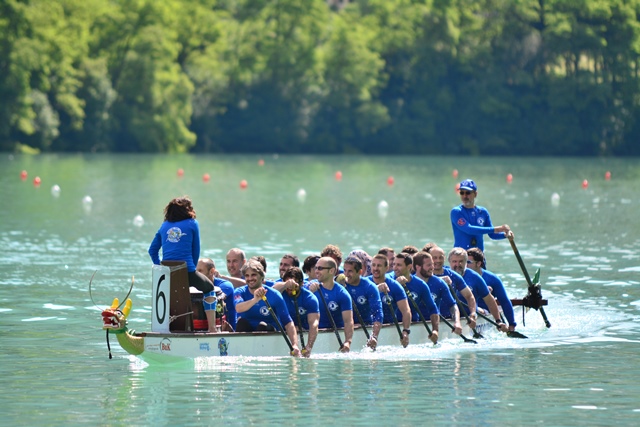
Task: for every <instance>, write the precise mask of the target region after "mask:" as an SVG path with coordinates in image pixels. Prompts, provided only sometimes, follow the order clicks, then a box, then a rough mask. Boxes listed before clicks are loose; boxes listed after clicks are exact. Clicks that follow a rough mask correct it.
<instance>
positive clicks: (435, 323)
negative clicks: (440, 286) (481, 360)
mask: <svg viewBox="0 0 640 427" xmlns="http://www.w3.org/2000/svg"><path fill="white" fill-rule="evenodd" d="M412 265H413V260H412V258H411V255H409V254H406V253H403V252H401V253H399V254H397V255H396V257H395V258H394V262H393V278H394V279H395V280H397V281H398V283H400V284H401V285H403V286H406V288H407V297H409V298H412V299H413V300H414V301H415V302H416V304H417V305H418V309H419V310H420V313H422V315H423V316H424V320H425V321H427V319H428V320H431V331H432V333H431V335H430V336H429V339H430V340H431V341H432V342H433V343H434V344H436V343H437V342H438V329H439V326H440V316H439V315H440V312H439V311H438V307H437V306H436V303H435V302H434V301H433V297H432V296H431V292H430V291H429V287H428V286H427V284H426V283H424V281H423V280H422V279H419V278H418V277H416V276H415V275H412V274H411V267H412ZM420 313H418V312H415V313H412V317H411V320H413V321H414V322H417V321H419V320H421V319H420Z"/></svg>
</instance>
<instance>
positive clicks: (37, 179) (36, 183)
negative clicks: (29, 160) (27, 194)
mask: <svg viewBox="0 0 640 427" xmlns="http://www.w3.org/2000/svg"><path fill="white" fill-rule="evenodd" d="M41 183H42V180H41V179H40V177H39V176H36V177H35V178H33V186H34V187H40V184H41Z"/></svg>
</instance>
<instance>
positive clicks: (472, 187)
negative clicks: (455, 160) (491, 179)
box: [460, 179, 478, 191]
mask: <svg viewBox="0 0 640 427" xmlns="http://www.w3.org/2000/svg"><path fill="white" fill-rule="evenodd" d="M460 190H469V191H478V186H477V185H476V183H475V182H473V180H472V179H465V180H464V181H462V182H461V183H460Z"/></svg>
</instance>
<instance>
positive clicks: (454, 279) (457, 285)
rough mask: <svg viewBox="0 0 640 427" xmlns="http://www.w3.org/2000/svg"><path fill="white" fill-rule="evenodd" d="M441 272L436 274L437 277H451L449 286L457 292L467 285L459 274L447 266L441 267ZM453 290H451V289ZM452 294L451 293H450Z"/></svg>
mask: <svg viewBox="0 0 640 427" xmlns="http://www.w3.org/2000/svg"><path fill="white" fill-rule="evenodd" d="M442 271H443V274H437V275H436V276H438V277H444V276H447V277H449V278H450V279H451V286H452V287H453V289H454V290H455V291H457V292H458V294H459V293H460V292H461V291H464V289H465V288H466V287H467V283H466V282H465V281H464V279H463V278H462V276H461V275H459V274H458V273H456V272H455V271H453V270H452V269H450V268H449V267H444V268H443V269H442ZM452 292H453V291H452ZM452 295H453V294H452Z"/></svg>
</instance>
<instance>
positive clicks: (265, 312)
mask: <svg viewBox="0 0 640 427" xmlns="http://www.w3.org/2000/svg"><path fill="white" fill-rule="evenodd" d="M260 314H262V315H263V316H268V315H269V309H268V308H267V307H260Z"/></svg>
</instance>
